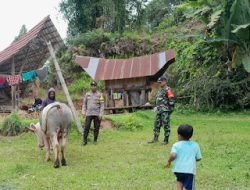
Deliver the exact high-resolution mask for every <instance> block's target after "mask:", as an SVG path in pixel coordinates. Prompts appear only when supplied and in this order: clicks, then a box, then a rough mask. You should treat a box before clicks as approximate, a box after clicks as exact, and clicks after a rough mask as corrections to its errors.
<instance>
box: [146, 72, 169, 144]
mask: <svg viewBox="0 0 250 190" xmlns="http://www.w3.org/2000/svg"><path fill="white" fill-rule="evenodd" d="M157 82H158V83H160V86H161V89H160V90H159V91H158V92H157V94H156V108H155V111H156V113H157V114H156V120H155V125H154V138H153V140H152V141H149V142H148V143H156V142H158V137H159V134H160V129H161V126H163V127H164V131H165V133H164V141H163V142H162V144H163V145H166V144H168V138H169V135H170V124H169V122H170V114H171V113H172V111H173V109H174V94H173V92H172V90H171V89H170V88H169V87H168V86H167V79H166V77H160V78H159V79H158V81H157Z"/></svg>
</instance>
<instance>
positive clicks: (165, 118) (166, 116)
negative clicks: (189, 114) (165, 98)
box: [154, 112, 170, 139]
mask: <svg viewBox="0 0 250 190" xmlns="http://www.w3.org/2000/svg"><path fill="white" fill-rule="evenodd" d="M169 121H170V113H169V112H161V113H157V115H156V120H155V125H154V134H155V136H159V134H160V130H161V126H163V128H164V131H165V133H164V137H165V138H166V139H168V138H169V135H170V124H169Z"/></svg>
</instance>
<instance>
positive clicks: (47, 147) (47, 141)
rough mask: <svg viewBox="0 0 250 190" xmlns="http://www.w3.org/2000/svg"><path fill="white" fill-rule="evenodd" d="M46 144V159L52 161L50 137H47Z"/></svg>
mask: <svg viewBox="0 0 250 190" xmlns="http://www.w3.org/2000/svg"><path fill="white" fill-rule="evenodd" d="M45 146H46V158H45V161H47V162H48V161H50V139H49V138H46V139H45Z"/></svg>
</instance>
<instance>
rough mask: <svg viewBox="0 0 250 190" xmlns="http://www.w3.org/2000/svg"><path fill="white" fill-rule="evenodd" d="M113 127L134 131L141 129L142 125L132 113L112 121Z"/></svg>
mask: <svg viewBox="0 0 250 190" xmlns="http://www.w3.org/2000/svg"><path fill="white" fill-rule="evenodd" d="M113 125H114V127H116V128H118V129H122V130H128V131H135V130H138V129H142V128H143V125H142V124H141V123H140V122H139V121H138V120H137V118H136V117H135V116H133V115H128V116H127V117H123V118H122V119H120V120H115V121H113Z"/></svg>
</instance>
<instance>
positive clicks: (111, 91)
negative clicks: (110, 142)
mask: <svg viewBox="0 0 250 190" xmlns="http://www.w3.org/2000/svg"><path fill="white" fill-rule="evenodd" d="M174 60H175V52H174V50H169V51H165V52H161V53H156V54H153V55H146V56H142V57H136V58H130V59H103V58H94V57H86V56H76V59H75V62H76V63H77V64H78V65H80V66H81V67H82V68H83V69H84V70H85V71H86V72H87V73H88V74H89V76H91V77H92V79H93V80H96V81H104V84H105V89H104V96H105V109H106V110H113V111H114V110H118V109H129V110H131V109H133V108H143V107H147V106H149V107H150V105H149V104H148V103H147V102H148V101H149V97H150V93H151V91H152V88H154V86H155V82H156V80H157V78H158V77H160V76H161V75H163V74H164V73H165V71H166V70H167V68H168V66H169V65H170V64H171V63H173V62H174Z"/></svg>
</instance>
